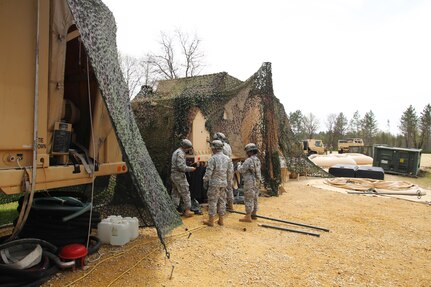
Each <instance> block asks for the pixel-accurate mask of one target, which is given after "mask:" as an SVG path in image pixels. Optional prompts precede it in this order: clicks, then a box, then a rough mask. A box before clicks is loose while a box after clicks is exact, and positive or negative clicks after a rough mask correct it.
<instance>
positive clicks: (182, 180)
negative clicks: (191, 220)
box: [171, 139, 196, 217]
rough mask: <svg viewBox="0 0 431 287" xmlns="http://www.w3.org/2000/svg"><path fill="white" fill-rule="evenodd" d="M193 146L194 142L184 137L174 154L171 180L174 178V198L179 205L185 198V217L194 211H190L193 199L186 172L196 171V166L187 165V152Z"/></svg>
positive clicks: (191, 214)
mask: <svg viewBox="0 0 431 287" xmlns="http://www.w3.org/2000/svg"><path fill="white" fill-rule="evenodd" d="M192 148H193V146H192V142H191V141H189V140H188V139H183V140H182V141H181V143H180V147H179V148H178V149H177V150H176V151H174V153H173V154H172V164H171V180H172V200H173V201H174V203H175V205H176V206H177V207H178V206H179V205H180V199H181V198H182V199H183V203H184V209H185V211H184V213H183V215H184V216H185V217H192V216H193V213H192V212H191V211H190V208H191V199H190V190H189V183H188V182H187V178H186V172H191V171H195V170H196V168H194V167H191V166H187V165H186V152H188V151H190V150H191V149H192Z"/></svg>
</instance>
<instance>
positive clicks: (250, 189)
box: [238, 143, 262, 222]
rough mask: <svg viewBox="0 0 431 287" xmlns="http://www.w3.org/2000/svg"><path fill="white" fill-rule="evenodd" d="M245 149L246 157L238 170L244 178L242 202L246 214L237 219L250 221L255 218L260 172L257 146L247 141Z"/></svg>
mask: <svg viewBox="0 0 431 287" xmlns="http://www.w3.org/2000/svg"><path fill="white" fill-rule="evenodd" d="M245 151H246V153H247V156H248V158H247V159H246V160H245V161H244V163H243V164H242V165H241V164H240V165H239V166H238V171H239V172H240V173H241V174H242V176H243V178H244V204H245V213H246V215H245V216H244V218H241V219H240V220H239V221H242V222H251V220H252V219H256V218H257V217H256V213H257V209H258V204H257V199H258V196H259V184H260V181H261V179H262V176H261V172H260V160H259V159H258V158H257V156H256V155H257V153H258V149H257V146H256V145H255V144H254V143H249V144H247V145H246V146H245Z"/></svg>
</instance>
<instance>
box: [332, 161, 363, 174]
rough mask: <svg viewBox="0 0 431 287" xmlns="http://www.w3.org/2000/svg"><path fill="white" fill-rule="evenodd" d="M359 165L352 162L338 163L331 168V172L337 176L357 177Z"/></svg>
mask: <svg viewBox="0 0 431 287" xmlns="http://www.w3.org/2000/svg"><path fill="white" fill-rule="evenodd" d="M357 169H358V166H356V165H351V164H336V165H334V166H331V167H330V168H329V174H332V175H333V176H335V177H355V172H356V170H357Z"/></svg>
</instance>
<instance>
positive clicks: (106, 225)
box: [97, 219, 112, 243]
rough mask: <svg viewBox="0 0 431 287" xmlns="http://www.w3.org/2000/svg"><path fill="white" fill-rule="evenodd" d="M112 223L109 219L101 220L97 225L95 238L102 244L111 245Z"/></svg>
mask: <svg viewBox="0 0 431 287" xmlns="http://www.w3.org/2000/svg"><path fill="white" fill-rule="evenodd" d="M111 231H112V222H111V221H110V220H109V219H103V220H102V221H101V222H99V224H97V237H98V238H99V239H100V241H101V242H102V243H111Z"/></svg>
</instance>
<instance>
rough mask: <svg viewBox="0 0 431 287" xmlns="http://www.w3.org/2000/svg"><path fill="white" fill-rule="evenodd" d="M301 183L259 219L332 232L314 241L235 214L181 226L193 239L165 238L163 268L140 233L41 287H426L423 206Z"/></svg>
mask: <svg viewBox="0 0 431 287" xmlns="http://www.w3.org/2000/svg"><path fill="white" fill-rule="evenodd" d="M305 182H306V181H302V180H299V181H297V180H293V181H290V182H289V183H288V184H286V185H285V186H284V187H285V189H286V193H284V194H283V195H281V196H280V197H272V198H260V203H261V209H260V212H259V213H260V214H262V215H265V216H270V217H276V218H284V219H287V220H290V221H296V222H303V223H307V224H311V225H316V226H320V227H325V228H329V229H330V230H331V231H330V232H329V233H325V232H320V233H321V237H319V238H318V237H312V236H307V235H300V234H295V233H289V232H283V231H277V230H270V229H265V228H262V227H259V226H258V225H257V224H258V223H266V224H271V225H277V226H283V227H289V228H295V229H302V230H305V229H304V228H299V227H294V226H289V225H285V224H281V223H275V222H269V221H266V220H261V219H259V220H258V221H257V222H253V223H251V224H246V223H240V222H238V219H239V218H240V215H236V214H229V215H228V216H227V218H226V220H225V226H224V227H219V226H217V227H214V228H208V227H203V226H202V220H203V219H204V217H203V216H195V217H193V218H190V219H185V220H184V223H185V225H186V226H187V227H188V228H189V230H190V231H191V236H190V237H189V232H186V231H185V230H184V228H179V229H177V230H176V231H175V232H174V233H173V236H171V237H170V238H168V239H167V242H168V249H169V252H170V253H171V259H170V260H167V259H166V258H165V256H164V252H163V250H162V248H161V246H160V244H159V243H158V241H157V238H156V235H155V233H154V231H153V230H152V229H144V230H141V233H142V234H141V236H140V237H139V238H138V239H136V240H135V241H134V242H132V243H129V244H127V245H126V246H124V247H123V248H113V247H107V246H104V247H103V248H102V250H101V253H103V255H102V256H101V257H100V258H99V259H97V258H96V256H92V258H91V260H92V262H90V263H89V264H88V266H89V268H88V269H87V270H85V271H82V270H79V271H75V272H63V273H61V274H59V275H57V276H56V277H54V278H53V279H52V280H51V281H49V282H47V283H46V284H45V285H44V286H52V287H56V286H68V284H70V283H72V282H74V281H75V283H73V284H72V285H71V286H430V282H431V273H430V272H429V270H431V260H430V258H431V228H430V222H431V212H430V208H431V207H430V206H427V205H424V204H419V203H412V202H407V201H403V200H398V199H393V198H377V197H365V196H352V195H346V194H341V193H338V192H332V191H325V190H320V189H316V188H313V187H310V186H306V184H305ZM236 209H237V210H240V211H243V206H240V205H237V206H236ZM244 228H245V230H244ZM309 231H312V230H309ZM312 232H315V231H312ZM96 259H97V260H96ZM172 266H174V269H173V272H172ZM171 272H172V278H171V279H170V276H171ZM83 276H85V277H83Z"/></svg>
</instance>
